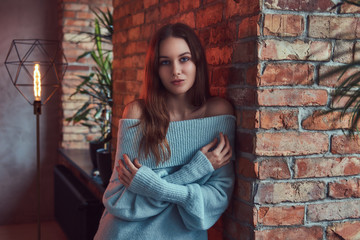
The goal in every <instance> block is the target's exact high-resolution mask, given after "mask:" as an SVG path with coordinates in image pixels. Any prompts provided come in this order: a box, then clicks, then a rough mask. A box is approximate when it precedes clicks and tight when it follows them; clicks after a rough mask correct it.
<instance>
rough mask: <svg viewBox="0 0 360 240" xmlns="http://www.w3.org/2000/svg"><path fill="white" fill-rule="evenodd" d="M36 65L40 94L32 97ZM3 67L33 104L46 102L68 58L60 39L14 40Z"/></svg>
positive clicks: (63, 71) (18, 88)
mask: <svg viewBox="0 0 360 240" xmlns="http://www.w3.org/2000/svg"><path fill="white" fill-rule="evenodd" d="M36 64H38V67H37V68H38V73H39V74H38V76H39V78H40V83H39V85H40V87H41V96H40V97H39V98H38V99H35V97H34V77H35V76H34V75H37V74H36V73H35V65H36ZM5 66H6V69H7V71H8V73H9V75H10V79H11V81H12V82H13V84H14V86H15V87H16V89H17V90H18V91H19V92H20V93H21V95H23V97H24V98H25V99H26V100H27V101H28V102H29V103H30V104H31V105H33V103H34V101H35V100H38V101H40V102H41V104H46V103H47V101H49V99H50V98H51V97H52V95H54V93H55V92H56V90H57V89H58V88H59V87H60V81H61V79H62V78H63V77H64V74H65V71H66V68H67V60H66V58H65V56H64V54H63V53H62V51H61V46H60V44H59V41H56V40H42V39H16V40H13V41H12V43H11V46H10V49H9V52H8V54H7V57H6V60H5Z"/></svg>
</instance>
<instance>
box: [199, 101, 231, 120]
mask: <svg viewBox="0 0 360 240" xmlns="http://www.w3.org/2000/svg"><path fill="white" fill-rule="evenodd" d="M218 115H234V108H233V106H232V105H231V103H230V102H229V101H227V100H226V99H224V98H220V97H212V98H210V99H209V100H208V101H207V102H206V117H212V116H218Z"/></svg>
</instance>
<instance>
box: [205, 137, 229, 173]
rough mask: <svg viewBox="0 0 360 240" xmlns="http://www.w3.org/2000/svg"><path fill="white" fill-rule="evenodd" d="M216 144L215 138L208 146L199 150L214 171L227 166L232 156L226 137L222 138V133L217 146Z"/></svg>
mask: <svg viewBox="0 0 360 240" xmlns="http://www.w3.org/2000/svg"><path fill="white" fill-rule="evenodd" d="M217 143H218V139H217V138H215V139H214V140H213V141H211V142H210V143H209V144H207V145H205V146H204V147H202V148H201V149H200V151H201V152H202V153H203V154H204V155H205V156H206V157H207V159H208V160H209V161H210V163H211V165H212V166H213V168H214V169H215V170H216V169H218V168H221V167H222V166H224V165H226V164H228V163H229V162H230V159H231V155H232V149H231V146H230V142H229V139H228V137H227V136H224V134H223V133H220V142H219V143H218V144H217ZM216 144H217V146H216ZM210 150H212V151H210Z"/></svg>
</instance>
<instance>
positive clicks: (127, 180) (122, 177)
mask: <svg viewBox="0 0 360 240" xmlns="http://www.w3.org/2000/svg"><path fill="white" fill-rule="evenodd" d="M123 158H124V162H125V165H124V163H123V161H122V159H120V160H118V162H119V166H118V167H116V171H117V173H118V178H119V181H120V183H122V184H123V185H124V186H125V187H129V186H130V184H131V181H132V180H133V178H134V176H135V174H136V172H137V171H138V170H139V168H140V167H141V164H140V163H139V161H138V160H137V159H136V158H135V160H134V163H132V162H131V160H130V158H129V157H128V155H126V154H124V155H123Z"/></svg>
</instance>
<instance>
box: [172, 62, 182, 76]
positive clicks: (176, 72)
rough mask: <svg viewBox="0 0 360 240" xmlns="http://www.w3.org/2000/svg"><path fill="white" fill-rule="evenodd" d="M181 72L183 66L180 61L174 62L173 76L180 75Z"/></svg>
mask: <svg viewBox="0 0 360 240" xmlns="http://www.w3.org/2000/svg"><path fill="white" fill-rule="evenodd" d="M180 73H181V66H180V65H179V64H178V63H176V62H174V63H173V76H178V75H180Z"/></svg>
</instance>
